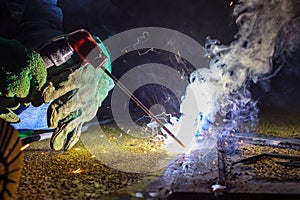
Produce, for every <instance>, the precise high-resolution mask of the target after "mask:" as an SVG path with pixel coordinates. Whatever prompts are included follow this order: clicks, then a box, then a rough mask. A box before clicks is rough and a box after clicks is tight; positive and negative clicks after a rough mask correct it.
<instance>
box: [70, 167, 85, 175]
mask: <svg viewBox="0 0 300 200" xmlns="http://www.w3.org/2000/svg"><path fill="white" fill-rule="evenodd" d="M81 172H84V170H83V169H80V168H78V169H76V170H74V171H72V172H71V173H72V174H80V173H81Z"/></svg>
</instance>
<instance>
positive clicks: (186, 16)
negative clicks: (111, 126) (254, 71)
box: [60, 0, 300, 118]
mask: <svg viewBox="0 0 300 200" xmlns="http://www.w3.org/2000/svg"><path fill="white" fill-rule="evenodd" d="M234 3H236V1H235V2H234ZM229 4H230V1H229V0H209V1H208V0H186V1H180V0H160V1H158V0H152V1H146V0H127V1H123V0H102V1H97V0H88V1H80V0H75V1H74V0H64V1H61V2H60V6H61V8H62V9H63V13H64V27H65V32H70V31H73V30H76V29H78V28H86V29H88V30H89V31H91V32H92V33H93V34H96V35H98V36H99V37H100V38H101V39H102V40H104V39H106V38H107V37H109V36H111V35H114V34H116V33H119V32H121V31H125V30H128V29H132V28H137V27H146V26H156V27H164V28H170V29H174V30H177V31H180V32H182V33H184V34H186V35H188V36H190V37H192V38H193V39H194V40H196V41H197V42H199V43H200V44H202V45H204V43H205V39H206V37H207V36H210V37H211V38H213V39H218V40H220V41H221V42H222V43H223V44H229V43H230V42H231V41H232V40H233V39H234V34H235V33H236V31H237V28H236V26H235V23H234V17H233V16H232V10H233V7H230V6H229ZM153 60H154V61H156V62H159V63H162V64H167V65H169V66H172V67H174V68H176V69H178V70H181V69H179V68H180V67H182V66H180V65H179V66H178V65H176V66H174V63H173V62H172V55H170V54H168V53H167V52H164V53H163V55H160V56H157V55H153V54H151V53H150V54H149V55H147V56H143V57H141V56H139V55H138V54H137V53H134V52H133V53H130V54H128V55H126V56H123V57H122V58H120V59H118V60H117V61H116V62H115V63H113V74H114V75H116V76H117V77H121V76H122V74H124V73H125V72H126V71H127V70H129V69H131V68H133V67H135V66H137V65H140V64H145V63H147V62H150V61H153ZM299 63H300V51H299V50H298V51H296V52H294V54H293V55H292V56H290V57H288V58H287V60H286V62H285V63H284V67H283V68H282V70H281V71H280V72H279V73H278V74H277V75H276V76H275V77H273V78H272V79H271V80H269V81H264V82H260V83H257V84H252V85H251V86H250V90H251V91H252V93H253V96H254V98H256V99H257V100H258V101H259V103H258V105H259V107H260V108H261V109H262V110H263V109H284V110H289V111H293V112H299V111H300V105H299V100H298V99H299V97H300V87H299V86H300V70H299ZM280 64H282V63H280ZM276 65H278V64H275V66H274V68H275V69H276V68H277V67H278V66H276ZM189 67H191V66H189V65H188V63H187V68H188V69H185V70H186V71H185V72H186V73H187V75H188V74H189V73H190V71H192V70H190V69H189ZM269 87H271V90H270V91H266V89H267V88H269ZM168 92H169V91H167V90H165V89H163V88H161V87H157V86H153V85H152V86H145V87H142V88H141V89H140V90H139V91H137V92H136V93H135V94H136V95H137V96H138V97H139V98H140V99H141V100H142V101H143V103H145V105H146V106H148V107H150V106H151V105H152V104H155V103H161V104H163V106H164V107H165V108H166V109H167V111H169V112H170V113H173V114H176V113H177V114H178V108H179V102H178V101H169V102H167V103H162V102H160V101H159V99H160V98H161V97H163V96H168V95H166V93H168ZM109 103H110V98H108V99H107V100H106V101H105V102H104V106H103V107H102V108H101V109H100V110H99V112H98V115H99V117H100V118H101V117H106V116H110V114H109V109H106V107H107V106H109ZM133 107H134V106H133ZM132 110H136V108H133V109H132Z"/></svg>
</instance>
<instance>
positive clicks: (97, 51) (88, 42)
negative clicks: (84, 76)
mask: <svg viewBox="0 0 300 200" xmlns="http://www.w3.org/2000/svg"><path fill="white" fill-rule="evenodd" d="M68 43H69V44H70V45H71V46H72V48H73V49H74V50H75V51H76V52H77V53H78V54H79V56H80V57H81V58H82V59H83V60H84V61H86V62H88V63H90V64H92V65H93V66H94V67H95V68H98V67H99V65H103V64H104V63H105V62H106V60H107V57H106V56H105V55H104V53H103V52H102V50H101V48H100V47H99V45H98V43H97V42H96V41H95V40H94V38H93V36H92V35H91V34H90V33H89V32H88V31H87V30H85V29H80V30H77V31H75V32H73V33H70V34H69V37H68Z"/></svg>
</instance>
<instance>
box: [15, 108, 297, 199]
mask: <svg viewBox="0 0 300 200" xmlns="http://www.w3.org/2000/svg"><path fill="white" fill-rule="evenodd" d="M299 120H300V116H299V115H297V114H290V113H282V112H277V113H275V112H274V111H273V113H268V112H265V113H263V114H262V115H261V116H260V121H261V123H260V126H259V128H258V132H259V133H262V135H256V134H255V135H251V134H244V133H236V134H232V135H230V136H228V137H225V138H224V139H223V140H221V141H219V142H218V144H216V146H215V148H213V149H212V150H211V151H210V152H209V153H207V154H205V155H203V154H202V153H201V152H202V150H203V149H201V145H198V146H197V147H196V148H195V149H194V150H193V151H191V152H189V153H188V154H181V155H178V156H174V155H169V154H167V153H166V152H164V151H162V150H161V148H160V147H161V145H162V144H161V142H159V141H158V140H155V138H151V137H144V138H134V137H132V136H128V135H127V134H121V132H120V130H119V129H117V128H116V126H115V125H106V126H104V127H102V129H101V130H102V132H101V134H103V136H100V137H101V138H102V140H101V141H100V140H99V141H98V142H97V146H95V145H94V146H93V144H95V141H96V139H97V138H96V137H98V136H99V127H91V128H90V129H89V131H87V132H85V133H83V135H82V139H81V141H80V142H79V143H78V144H77V145H76V146H75V148H73V149H72V150H70V151H68V152H62V151H53V150H51V149H50V148H49V141H47V140H46V141H40V142H36V143H32V144H31V145H30V147H28V148H27V149H25V150H24V164H23V170H22V177H21V181H20V185H19V190H18V193H17V196H16V199H159V198H161V199H167V198H169V199H193V198H194V199H197V198H199V197H203V198H204V199H209V198H211V199H214V198H216V196H218V198H220V199H222V198H223V199H226V198H227V197H230V198H231V199H234V197H236V199H238V198H241V196H235V195H242V194H246V195H245V196H243V197H242V198H243V199H247V198H256V199H259V197H261V198H263V199H268V198H269V199H277V198H275V197H278V198H279V197H280V198H283V199H295V198H297V197H298V195H300V178H299V177H300V167H299V160H297V159H294V158H293V156H300V141H299V139H297V138H299V137H300V130H299V129H300V121H299ZM93 141H94V142H93ZM95 152H98V154H97V155H96V154H94V153H95ZM122 152H127V153H122ZM262 153H264V154H265V156H261V157H259V158H255V157H254V158H253V159H252V160H250V161H249V160H248V162H241V163H235V162H238V161H241V159H243V158H249V157H251V156H255V155H259V154H262ZM274 155H275V156H274ZM276 155H279V156H276ZM281 155H283V157H280V156H281ZM284 156H290V157H288V158H286V157H284ZM133 158H135V159H133ZM295 158H296V157H295ZM137 172H138V173H137ZM247 194H248V195H247ZM230 195H231V196H230ZM251 195H252V196H251ZM253 195H256V196H253ZM274 195H276V196H274ZM292 195H296V196H292ZM183 197H185V198H183Z"/></svg>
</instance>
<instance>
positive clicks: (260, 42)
mask: <svg viewBox="0 0 300 200" xmlns="http://www.w3.org/2000/svg"><path fill="white" fill-rule="evenodd" d="M298 7H299V3H298V2H297V0H240V1H239V2H238V4H237V5H236V6H235V8H234V12H233V14H234V16H235V17H236V24H237V26H238V32H237V34H236V35H235V40H234V41H233V42H232V43H231V44H230V45H227V46H226V45H221V44H220V42H219V41H217V40H212V39H210V38H208V39H207V43H206V50H207V54H208V57H209V58H210V63H209V67H208V68H200V69H198V70H196V71H195V72H193V74H192V75H191V78H190V79H191V84H190V85H189V86H188V87H187V91H186V96H185V97H184V100H183V103H182V105H181V113H183V115H182V116H181V118H180V119H179V120H178V121H177V122H176V123H175V125H173V126H170V128H171V129H172V127H173V129H172V131H174V132H177V131H178V130H176V128H174V127H184V132H185V134H195V129H197V131H202V132H203V130H205V129H207V128H206V127H207V126H206V124H205V123H207V121H208V122H211V123H212V122H214V116H215V115H216V114H217V113H220V114H222V115H224V116H226V119H227V121H225V123H227V127H226V126H225V127H224V128H225V129H226V128H228V129H239V130H241V129H242V128H241V123H242V122H245V121H247V120H248V121H250V124H251V125H250V126H255V125H256V120H257V119H256V118H257V113H258V109H257V108H256V102H255V101H254V100H253V99H252V98H251V93H250V92H249V91H248V90H247V85H248V83H249V82H251V81H253V82H254V83H255V82H257V81H258V80H259V79H260V78H262V77H263V76H264V75H266V74H268V73H270V72H271V70H272V60H273V59H274V58H276V57H280V56H282V55H284V54H289V53H290V52H291V51H293V50H294V49H295V48H296V46H297V45H298V44H299V43H298V42H299V39H300V37H299V32H300V28H299V27H300V26H299V24H300V23H299V21H300V20H299V18H297V14H298V13H297V12H298V10H297V8H298ZM297 25H298V26H297ZM207 92H209V94H208V93H207ZM195 102H197V103H196V104H197V105H195ZM199 113H200V115H203V117H201V116H200V120H199ZM187 121H190V122H191V123H190V126H194V127H191V128H190V130H187V126H185V125H184V123H187ZM195 121H197V123H198V124H197V123H196V124H195ZM199 123H201V125H199ZM200 129H201V130H200ZM244 130H245V131H249V129H248V128H246V129H244ZM181 131H183V128H181ZM179 137H180V136H179ZM184 138H185V137H182V138H181V139H183V140H184Z"/></svg>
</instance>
